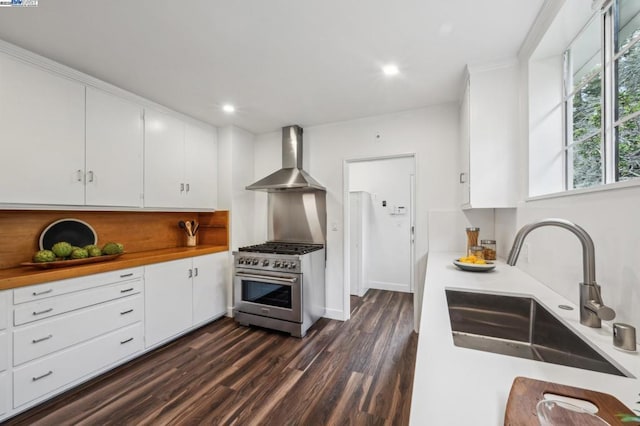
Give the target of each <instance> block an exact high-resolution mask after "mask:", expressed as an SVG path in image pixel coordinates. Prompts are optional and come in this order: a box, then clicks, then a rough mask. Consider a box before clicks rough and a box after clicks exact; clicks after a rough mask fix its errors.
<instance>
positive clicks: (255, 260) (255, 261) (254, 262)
mask: <svg viewBox="0 0 640 426" xmlns="http://www.w3.org/2000/svg"><path fill="white" fill-rule="evenodd" d="M258 262H260V260H259V259H253V260H252V261H251V264H253V265H257V264H258Z"/></svg>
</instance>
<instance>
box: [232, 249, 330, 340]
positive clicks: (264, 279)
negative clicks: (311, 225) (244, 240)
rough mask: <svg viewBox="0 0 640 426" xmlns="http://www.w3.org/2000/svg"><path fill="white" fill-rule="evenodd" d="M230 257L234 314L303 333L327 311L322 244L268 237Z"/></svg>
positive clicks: (240, 318)
mask: <svg viewBox="0 0 640 426" xmlns="http://www.w3.org/2000/svg"><path fill="white" fill-rule="evenodd" d="M233 256H234V270H235V274H234V295H235V306H234V317H235V320H236V321H237V322H238V323H240V324H242V325H246V326H248V325H257V326H261V327H267V328H271V329H275V330H280V331H285V332H288V333H290V334H291V335H292V336H295V337H303V336H304V335H305V334H306V333H307V330H308V329H309V327H311V325H313V323H315V322H316V321H317V320H318V319H319V318H320V317H322V316H323V315H324V312H325V274H324V272H325V249H324V245H323V244H309V243H295V242H290V241H270V242H267V243H264V244H259V245H255V246H248V247H241V248H240V249H239V251H237V252H234V253H233Z"/></svg>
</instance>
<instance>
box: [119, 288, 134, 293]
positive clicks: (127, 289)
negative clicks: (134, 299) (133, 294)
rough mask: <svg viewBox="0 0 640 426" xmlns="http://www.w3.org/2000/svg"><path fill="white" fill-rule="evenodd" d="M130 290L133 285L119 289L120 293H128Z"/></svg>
mask: <svg viewBox="0 0 640 426" xmlns="http://www.w3.org/2000/svg"><path fill="white" fill-rule="evenodd" d="M130 291H133V287H131V288H125V289H124V290H120V293H129V292H130Z"/></svg>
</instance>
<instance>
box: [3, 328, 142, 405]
mask: <svg viewBox="0 0 640 426" xmlns="http://www.w3.org/2000/svg"><path fill="white" fill-rule="evenodd" d="M143 343H144V342H143V330H142V323H136V324H133V325H130V326H128V327H126V328H122V329H120V330H117V331H114V332H112V333H109V334H106V335H104V336H101V337H98V338H96V339H93V340H90V341H88V342H85V343H82V344H80V345H76V346H73V347H71V348H69V349H65V350H63V351H60V352H56V353H55V354H52V355H49V356H47V357H45V358H41V359H39V360H36V361H33V362H30V363H28V364H25V365H24V366H22V367H18V368H15V369H14V370H13V406H14V408H18V407H20V406H21V405H23V404H25V403H27V402H29V401H32V400H34V399H36V398H39V397H41V396H44V395H46V394H48V393H50V392H52V391H55V390H56V389H58V388H60V387H62V386H65V385H67V384H69V383H72V382H74V381H77V380H79V379H82V378H84V377H86V376H88V375H90V374H91V373H93V372H95V371H98V370H100V369H102V368H105V367H107V366H109V365H111V364H113V363H115V362H116V361H118V360H120V359H123V358H125V357H127V356H129V355H132V354H134V353H135V352H138V351H140V350H142V348H143V346H144V344H143ZM86 378H87V379H88V378H89V377H86Z"/></svg>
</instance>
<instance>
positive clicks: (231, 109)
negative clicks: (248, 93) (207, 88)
mask: <svg viewBox="0 0 640 426" xmlns="http://www.w3.org/2000/svg"><path fill="white" fill-rule="evenodd" d="M222 110H223V111H224V112H226V113H228V114H231V113H232V112H235V110H236V107H234V106H233V105H230V104H226V105H223V106H222Z"/></svg>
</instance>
